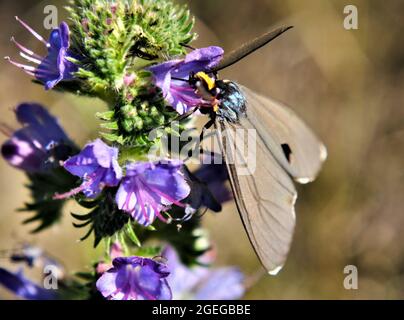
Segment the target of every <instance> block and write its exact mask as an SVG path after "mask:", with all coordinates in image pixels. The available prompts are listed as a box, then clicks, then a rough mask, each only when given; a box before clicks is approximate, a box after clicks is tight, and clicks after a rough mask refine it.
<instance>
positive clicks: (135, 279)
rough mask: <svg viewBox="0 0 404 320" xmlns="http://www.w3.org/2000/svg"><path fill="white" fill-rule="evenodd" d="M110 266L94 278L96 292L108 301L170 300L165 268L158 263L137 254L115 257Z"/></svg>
mask: <svg viewBox="0 0 404 320" xmlns="http://www.w3.org/2000/svg"><path fill="white" fill-rule="evenodd" d="M112 264H113V268H112V269H109V270H108V271H107V272H105V273H104V274H103V275H102V276H101V277H100V278H99V279H98V281H97V283H96V286H97V289H98V291H100V292H101V294H102V295H103V296H104V297H105V298H108V299H112V300H171V296H172V295H171V289H170V287H169V286H168V283H167V279H166V278H167V276H168V275H169V271H168V269H167V267H166V265H164V264H163V263H161V262H158V261H155V260H153V259H147V258H141V257H121V258H115V259H114V261H113V262H112Z"/></svg>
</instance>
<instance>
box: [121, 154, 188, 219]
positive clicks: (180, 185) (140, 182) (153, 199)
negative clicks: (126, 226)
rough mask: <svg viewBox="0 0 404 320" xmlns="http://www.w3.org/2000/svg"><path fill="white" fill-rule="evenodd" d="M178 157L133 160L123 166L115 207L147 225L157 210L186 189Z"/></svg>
mask: <svg viewBox="0 0 404 320" xmlns="http://www.w3.org/2000/svg"><path fill="white" fill-rule="evenodd" d="M182 166H183V163H182V162H181V161H174V160H165V161H164V162H155V163H150V162H136V163H130V164H128V166H127V167H126V177H124V178H123V179H122V183H121V185H120V187H119V190H118V192H117V194H116V202H117V204H118V208H119V209H121V210H124V211H126V212H128V213H129V214H130V215H131V216H132V217H133V219H135V220H136V221H137V222H138V223H139V224H142V225H144V226H149V225H150V224H152V223H153V222H154V220H155V219H156V217H159V218H160V219H161V220H163V221H165V219H164V217H162V216H161V214H160V212H161V211H164V210H166V209H168V208H169V206H170V205H172V204H176V205H178V206H184V205H182V204H181V203H180V201H181V200H183V199H184V198H186V197H187V196H188V194H189V193H190V187H189V185H188V184H187V182H186V181H185V178H184V175H183V174H182V172H181V167H182Z"/></svg>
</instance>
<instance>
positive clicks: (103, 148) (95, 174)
mask: <svg viewBox="0 0 404 320" xmlns="http://www.w3.org/2000/svg"><path fill="white" fill-rule="evenodd" d="M63 166H64V168H65V169H66V170H67V171H69V172H70V173H71V174H73V175H75V176H78V177H80V178H82V179H83V183H82V184H81V186H80V187H78V188H76V189H73V190H71V191H70V192H68V193H66V194H62V195H56V196H55V198H56V199H64V198H67V197H70V196H72V195H75V194H77V193H79V192H83V193H84V194H85V195H86V196H87V197H88V198H94V197H96V196H98V195H99V194H100V192H101V191H102V189H103V188H104V187H106V186H108V187H115V186H117V185H118V184H119V181H120V180H121V178H122V169H121V167H120V166H119V164H118V149H117V148H113V147H109V146H108V145H106V144H105V143H104V142H103V141H102V140H100V139H97V140H95V141H94V142H92V143H89V144H87V145H86V146H85V147H84V149H83V150H82V151H81V152H80V153H79V154H78V155H75V156H73V157H71V158H69V159H68V160H66V161H65V162H64V164H63Z"/></svg>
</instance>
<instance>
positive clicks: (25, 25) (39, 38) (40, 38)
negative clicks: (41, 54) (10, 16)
mask: <svg viewBox="0 0 404 320" xmlns="http://www.w3.org/2000/svg"><path fill="white" fill-rule="evenodd" d="M15 20H17V21H18V22H19V23H21V25H22V26H23V27H24V28H25V29H27V30H28V31H29V32H30V33H31V34H32V35H33V36H34V37H35V38H37V39H38V40H39V41H41V42H42V43H43V44H44V45H45V46H46V47H48V48H49V47H50V44H49V43H48V42H47V41H46V40H45V39H44V38H43V37H42V36H41V35H40V34H39V33H37V32H36V31H35V30H34V29H32V28H31V27H30V26H29V25H28V24H26V23H25V22H24V21H22V20H21V19H20V18H18V17H17V16H16V17H15Z"/></svg>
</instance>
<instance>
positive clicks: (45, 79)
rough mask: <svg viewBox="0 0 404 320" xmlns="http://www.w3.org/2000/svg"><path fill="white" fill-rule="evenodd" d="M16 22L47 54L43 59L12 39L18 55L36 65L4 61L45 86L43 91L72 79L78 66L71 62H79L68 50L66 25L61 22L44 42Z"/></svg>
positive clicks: (36, 34) (68, 31)
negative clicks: (42, 46) (72, 60)
mask: <svg viewBox="0 0 404 320" xmlns="http://www.w3.org/2000/svg"><path fill="white" fill-rule="evenodd" d="M16 19H17V21H18V22H20V23H21V25H22V26H23V27H24V28H26V29H27V30H28V31H29V32H30V33H31V34H32V35H33V36H34V37H35V38H37V39H38V40H39V41H41V42H42V43H43V44H44V45H45V46H46V48H47V50H48V53H47V55H46V56H45V57H41V56H39V55H37V54H35V53H34V52H33V51H32V50H30V49H28V48H26V47H24V46H23V45H22V44H20V43H19V42H17V41H16V40H15V39H14V37H13V38H11V41H12V42H14V43H15V45H16V46H17V47H18V48H19V49H20V50H21V52H20V55H21V56H22V57H23V58H25V59H26V60H27V61H28V62H31V63H33V64H36V65H37V66H36V67H34V66H32V65H26V64H21V63H18V62H15V61H13V60H11V59H10V57H6V59H7V60H8V61H9V62H10V63H11V64H13V65H15V66H16V67H18V68H20V69H22V70H24V71H25V72H26V73H28V74H29V75H31V76H34V77H35V78H36V79H37V80H39V81H40V82H42V83H43V84H44V85H45V89H46V90H49V89H52V88H54V87H55V86H56V85H57V84H58V83H59V82H60V81H66V80H71V79H73V78H74V73H75V72H77V71H78V66H77V65H76V64H75V63H73V62H71V61H70V60H71V59H72V58H73V59H74V60H80V59H79V57H77V56H75V55H73V54H72V53H71V52H70V50H69V48H70V30H69V26H68V25H67V23H65V22H62V23H61V24H60V26H59V28H58V29H56V30H53V31H52V32H51V34H50V36H49V40H48V41H46V40H45V39H44V38H43V37H42V36H41V35H39V34H38V33H37V32H36V31H34V30H33V29H32V28H31V27H30V26H28V25H27V24H26V23H25V22H24V21H22V20H21V19H19V18H18V17H16Z"/></svg>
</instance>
